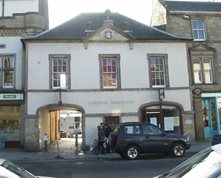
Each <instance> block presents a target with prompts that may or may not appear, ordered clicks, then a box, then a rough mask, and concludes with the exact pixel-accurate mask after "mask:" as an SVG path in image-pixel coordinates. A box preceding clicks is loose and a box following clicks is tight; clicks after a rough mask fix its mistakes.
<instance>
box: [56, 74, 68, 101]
mask: <svg viewBox="0 0 222 178" xmlns="http://www.w3.org/2000/svg"><path fill="white" fill-rule="evenodd" d="M66 88H67V87H66V74H60V88H59V101H58V103H59V105H62V90H64V89H66Z"/></svg>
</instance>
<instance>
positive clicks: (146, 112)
mask: <svg viewBox="0 0 222 178" xmlns="http://www.w3.org/2000/svg"><path fill="white" fill-rule="evenodd" d="M190 40H191V39H190V38H183V37H176V36H174V35H171V34H170V33H166V32H163V31H160V30H158V29H156V28H152V27H149V26H146V25H144V24H142V23H139V22H137V21H135V20H132V19H131V18H129V17H126V16H123V15H121V14H119V13H111V12H110V11H109V10H107V11H106V12H105V13H82V14H80V15H78V16H77V17H75V18H73V19H71V20H70V21H68V22H66V23H63V24H62V25H60V26H57V27H56V28H53V29H51V30H48V31H46V32H43V33H40V34H39V35H37V36H34V37H30V38H25V39H23V43H24V47H25V49H26V53H25V54H26V55H25V61H26V63H25V66H26V68H25V72H26V73H25V94H26V98H25V101H26V102H25V103H26V111H25V115H26V123H27V127H28V129H27V130H26V145H25V146H26V148H28V149H37V150H38V149H42V148H43V147H44V144H43V135H44V133H47V134H48V135H49V140H50V141H53V140H55V139H59V131H60V130H59V123H60V120H59V119H60V118H59V117H58V115H59V114H60V112H61V111H64V110H71V111H78V112H79V113H80V114H81V117H82V118H81V123H80V124H79V125H80V126H81V127H82V128H81V130H82V133H83V144H86V145H88V144H91V143H92V141H93V140H94V139H95V138H97V129H96V128H97V126H98V125H99V124H100V123H101V122H103V123H107V124H108V125H109V126H110V127H111V128H112V129H114V128H115V126H116V125H117V124H118V123H120V122H127V121H142V122H150V123H153V124H155V125H157V126H158V127H161V128H162V129H164V130H166V131H167V132H170V133H180V134H184V135H189V136H190V138H191V139H193V138H194V135H195V134H194V127H193V125H194V124H193V120H194V119H193V112H192V111H193V108H192V99H191V98H192V91H191V89H190V86H189V76H188V65H187V57H188V56H187V50H186V44H187V43H188V42H189V41H190ZM39 71H41V72H39ZM181 96H183V97H181Z"/></svg>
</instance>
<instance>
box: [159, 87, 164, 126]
mask: <svg viewBox="0 0 222 178" xmlns="http://www.w3.org/2000/svg"><path fill="white" fill-rule="evenodd" d="M158 93H159V102H160V123H161V128H162V129H164V122H163V112H162V103H161V102H162V101H163V99H164V98H165V90H164V88H159V92H158Z"/></svg>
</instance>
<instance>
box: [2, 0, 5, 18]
mask: <svg viewBox="0 0 222 178" xmlns="http://www.w3.org/2000/svg"><path fill="white" fill-rule="evenodd" d="M4 14H5V0H2V17H4Z"/></svg>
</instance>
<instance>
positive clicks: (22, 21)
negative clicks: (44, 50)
mask: <svg viewBox="0 0 222 178" xmlns="http://www.w3.org/2000/svg"><path fill="white" fill-rule="evenodd" d="M47 28H48V26H47V23H46V22H45V19H44V17H43V16H42V15H40V14H39V13H35V12H28V13H24V14H13V16H12V17H0V36H15V35H16V36H17V35H19V36H20V35H21V34H23V33H25V34H27V35H33V34H37V33H40V32H42V31H44V30H46V29H47Z"/></svg>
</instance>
